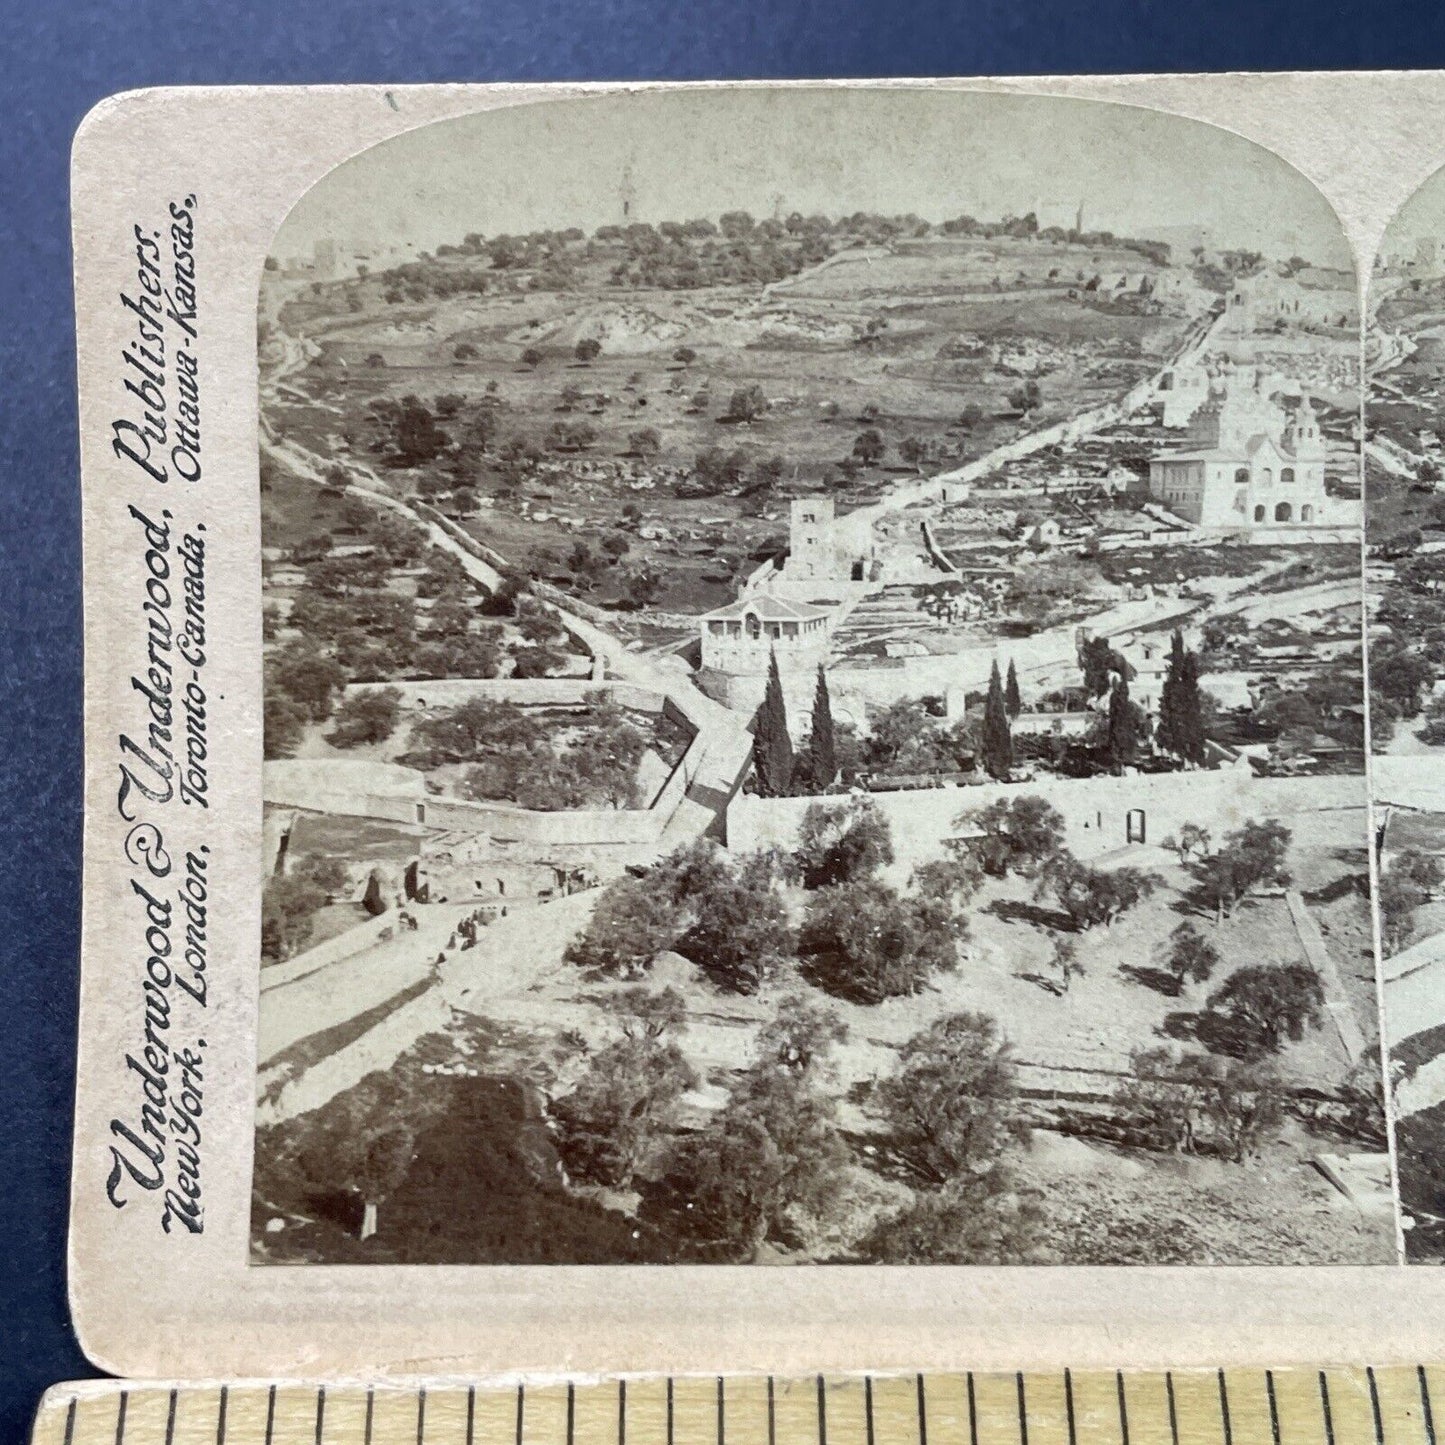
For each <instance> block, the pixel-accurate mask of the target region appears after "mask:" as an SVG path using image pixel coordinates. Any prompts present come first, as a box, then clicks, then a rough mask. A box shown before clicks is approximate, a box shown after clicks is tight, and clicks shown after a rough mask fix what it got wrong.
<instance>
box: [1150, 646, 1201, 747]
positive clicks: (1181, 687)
mask: <svg viewBox="0 0 1445 1445" xmlns="http://www.w3.org/2000/svg"><path fill="white" fill-rule="evenodd" d="M1158 739H1159V746H1160V747H1161V748H1164V749H1165V750H1166V751H1167V752H1171V753H1173V754H1175V756H1176V757H1179V758H1182V759H1183V760H1184V761H1185V762H1186V763H1202V762H1203V761H1204V745H1205V733H1204V701H1203V698H1202V697H1201V695H1200V691H1199V657H1198V654H1197V653H1194V652H1191V651H1190V650H1189V649H1188V648H1186V647H1185V646H1184V636H1183V634H1182V633H1181V632H1180V631H1179V629H1178V628H1175V629H1174V636H1173V638H1172V639H1171V640H1170V644H1169V664H1168V668H1167V670H1166V671H1165V674H1164V686H1163V688H1162V689H1161V691H1160V693H1159V729H1158Z"/></svg>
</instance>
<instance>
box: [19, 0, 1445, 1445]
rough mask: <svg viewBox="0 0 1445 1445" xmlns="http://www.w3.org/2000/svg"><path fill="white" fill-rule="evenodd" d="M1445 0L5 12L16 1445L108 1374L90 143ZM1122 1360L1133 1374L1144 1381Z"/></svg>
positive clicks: (1440, 23) (1156, 55)
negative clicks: (344, 112)
mask: <svg viewBox="0 0 1445 1445" xmlns="http://www.w3.org/2000/svg"><path fill="white" fill-rule="evenodd" d="M1442 9H1445V7H1442V6H1441V4H1440V3H1439V0H1424V3H1390V0H1374V3H1371V0H1351V3H1341V0H1282V3H1270V0H1253V3H1251V0H1220V3H1209V0H960V3H956V4H937V3H918V0H904V3H897V0H895V3H892V4H890V3H888V0H872V3H861V0H834V3H820V0H788V3H780V4H777V5H772V6H768V5H763V4H757V3H751V0H596V3H590V4H589V3H585V0H574V3H565V0H500V3H483V0H472V3H462V0H433V3H431V4H425V5H402V4H396V5H378V4H364V3H359V0H327V3H316V4H307V3H304V0H289V3H273V4H256V3H245V0H232V3H228V4H216V3H211V0H191V3H179V4H178V3H174V0H173V3H168V4H163V3H159V0H130V3H127V4H123V5H115V4H99V3H93V0H86V3H74V4H66V3H64V0H49V3H48V4H47V3H42V4H38V5H37V4H35V3H33V0H32V3H31V4H27V5H24V6H21V5H17V4H16V3H15V0H9V3H8V4H4V3H0V96H3V97H4V100H5V103H6V114H7V116H8V120H7V123H6V124H4V125H3V126H0V275H3V277H4V281H3V288H4V289H3V295H4V298H5V305H4V310H3V313H0V378H3V386H0V743H3V746H0V844H3V850H0V856H3V859H4V867H3V871H0V1000H3V1005H0V1445H4V1442H9V1441H12V1440H14V1441H18V1440H20V1439H22V1438H23V1436H24V1433H25V1431H26V1429H27V1428H28V1425H29V1420H30V1416H31V1413H32V1411H33V1409H34V1406H35V1403H36V1401H37V1399H38V1398H39V1395H40V1392H41V1391H42V1390H43V1389H44V1388H45V1386H47V1385H49V1384H52V1383H54V1382H55V1381H57V1380H61V1379H66V1378H75V1377H79V1376H83V1375H87V1374H92V1373H94V1372H93V1371H91V1370H90V1369H89V1367H88V1366H87V1364H86V1362H85V1360H84V1359H83V1357H82V1356H81V1354H80V1352H79V1350H78V1349H77V1348H76V1345H75V1342H74V1338H73V1337H72V1335H71V1334H70V1330H69V1326H68V1323H67V1317H66V1308H65V1280H64V1258H65V1209H66V1190H67V1175H68V1169H69V1148H70V1141H69V1131H70V1100H71V1091H72V1087H73V1067H74V1066H73V1053H74V1020H75V992H76V987H75V986H76V951H77V932H78V922H79V892H78V883H79V849H80V827H81V805H80V696H81V631H80V576H79V558H80V553H79V491H78V480H77V476H76V419H75V396H74V380H73V378H74V356H73V341H72V336H73V330H72V317H71V292H70V246H69V215H68V204H67V165H68V153H69V146H70V137H71V135H72V134H73V132H74V130H75V127H76V125H77V123H78V122H79V120H80V118H81V117H82V116H83V115H84V114H85V112H86V111H87V110H88V109H89V108H90V107H91V106H92V105H93V104H94V103H95V102H96V101H97V100H99V99H100V98H101V97H102V96H104V95H107V94H110V93H112V92H114V91H118V90H125V89H128V88H130V87H134V86H143V85H159V84H185V83H243V82H275V83H284V82H306V81H311V82H316V81H331V82H338V81H396V82H402V81H445V80H565V79H628V78H673V79H692V78H705V77H718V78H733V77H749V76H754V77H768V76H792V77H816V76H829V75H834V76H870V75H873V76H887V75H899V76H903V75H909V76H912V75H930V74H945V75H947V74H953V75H969V74H1047V73H1068V72H1074V73H1078V72H1087V71H1131V70H1274V69H1279V70H1289V69H1348V68H1430V67H1439V66H1445V14H1442ZM1121 1363H1126V1362H1122V1361H1121Z"/></svg>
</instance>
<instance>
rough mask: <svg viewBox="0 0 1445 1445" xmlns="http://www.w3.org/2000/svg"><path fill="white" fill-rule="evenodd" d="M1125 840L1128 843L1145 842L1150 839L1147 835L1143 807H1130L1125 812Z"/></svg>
mask: <svg viewBox="0 0 1445 1445" xmlns="http://www.w3.org/2000/svg"><path fill="white" fill-rule="evenodd" d="M1124 841H1125V842H1126V843H1144V842H1147V841H1148V839H1147V837H1146V836H1145V828H1144V810H1143V808H1130V809H1129V811H1128V812H1127V813H1125V814H1124Z"/></svg>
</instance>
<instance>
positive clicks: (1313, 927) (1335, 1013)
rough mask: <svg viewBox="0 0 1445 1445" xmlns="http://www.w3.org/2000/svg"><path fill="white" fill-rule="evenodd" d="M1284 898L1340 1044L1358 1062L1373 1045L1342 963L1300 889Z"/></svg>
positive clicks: (1349, 1057)
mask: <svg viewBox="0 0 1445 1445" xmlns="http://www.w3.org/2000/svg"><path fill="white" fill-rule="evenodd" d="M1284 901H1285V904H1286V906H1287V907H1288V908H1289V916H1290V918H1291V920H1292V921H1293V923H1294V927H1295V932H1296V933H1297V934H1298V935H1299V941H1300V946H1301V947H1302V948H1303V949H1304V951H1305V957H1306V958H1307V959H1309V961H1310V966H1311V967H1312V968H1313V969H1314V971H1315V972H1316V973H1317V974H1319V976H1320V982H1321V983H1322V984H1323V985H1324V990H1325V1010H1326V1012H1327V1013H1328V1014H1329V1016H1330V1019H1331V1021H1332V1022H1333V1024H1334V1026H1335V1032H1336V1033H1337V1034H1338V1035H1339V1039H1340V1047H1341V1048H1343V1049H1344V1051H1345V1057H1346V1058H1347V1059H1349V1061H1350V1063H1352V1064H1354V1063H1357V1062H1358V1061H1359V1060H1360V1058H1361V1057H1362V1056H1363V1054H1364V1052H1365V1050H1366V1049H1367V1048H1368V1047H1369V1045H1368V1044H1367V1043H1366V1040H1365V1033H1364V1030H1363V1029H1362V1028H1361V1027H1360V1021H1359V1019H1358V1018H1357V1017H1356V1016H1355V1006H1354V1004H1352V1003H1351V1002H1350V995H1349V991H1348V990H1347V989H1346V988H1345V981H1344V979H1343V978H1342V977H1341V975H1340V970H1339V966H1338V965H1337V964H1336V963H1335V961H1334V959H1333V958H1332V957H1331V956H1330V951H1329V949H1328V947H1326V945H1325V939H1324V934H1322V933H1321V932H1320V926H1319V924H1318V923H1316V922H1315V920H1314V915H1313V914H1311V913H1310V911H1309V909H1308V908H1306V907H1305V901H1304V899H1303V897H1301V896H1300V893H1299V891H1298V890H1297V889H1294V888H1290V889H1288V890H1287V891H1286V892H1285V895H1284Z"/></svg>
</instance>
